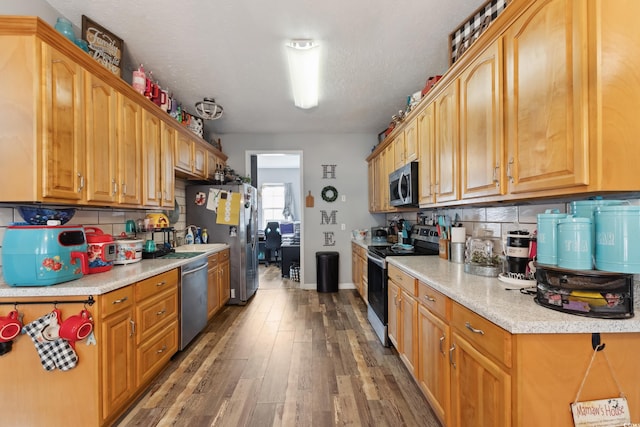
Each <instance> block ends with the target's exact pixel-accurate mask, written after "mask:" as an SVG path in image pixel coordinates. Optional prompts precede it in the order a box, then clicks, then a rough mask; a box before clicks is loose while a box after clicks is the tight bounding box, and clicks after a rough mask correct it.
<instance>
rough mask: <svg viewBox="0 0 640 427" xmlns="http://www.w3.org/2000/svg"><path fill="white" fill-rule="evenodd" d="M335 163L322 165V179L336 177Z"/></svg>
mask: <svg viewBox="0 0 640 427" xmlns="http://www.w3.org/2000/svg"><path fill="white" fill-rule="evenodd" d="M336 166H337V165H322V179H336Z"/></svg>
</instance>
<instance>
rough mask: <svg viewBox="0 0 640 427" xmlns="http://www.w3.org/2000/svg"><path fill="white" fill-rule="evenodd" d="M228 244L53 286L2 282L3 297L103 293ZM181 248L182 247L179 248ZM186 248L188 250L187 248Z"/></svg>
mask: <svg viewBox="0 0 640 427" xmlns="http://www.w3.org/2000/svg"><path fill="white" fill-rule="evenodd" d="M228 247H229V245H227V244H222V243H221V244H218V245H215V244H210V245H207V248H206V249H205V248H202V251H198V250H196V249H197V248H193V249H191V250H190V251H193V252H202V253H201V254H200V255H196V256H194V257H191V258H186V259H163V258H156V259H143V260H142V261H140V262H136V263H132V264H125V265H114V266H113V268H112V269H111V270H109V271H106V272H103V273H96V274H88V275H85V276H84V277H82V278H81V279H78V280H72V281H69V282H64V283H59V284H57V285H52V286H9V285H7V284H5V283H1V284H0V298H16V297H60V296H78V295H93V296H96V295H101V294H106V293H107V292H111V291H113V290H116V289H119V288H122V287H124V286H128V285H130V284H132V283H135V282H139V281H140V280H144V279H147V278H149V277H152V276H155V275H157V274H160V273H164V272H165V271H169V270H172V269H174V268H178V267H180V266H182V265H185V264H188V263H190V262H192V261H195V260H198V259H201V258H206V257H207V256H209V255H211V254H213V253H216V252H219V251H221V250H224V249H226V248H228ZM178 252H180V251H178ZM183 252H184V251H183Z"/></svg>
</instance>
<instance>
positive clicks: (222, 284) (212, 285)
mask: <svg viewBox="0 0 640 427" xmlns="http://www.w3.org/2000/svg"><path fill="white" fill-rule="evenodd" d="M208 262H209V266H208V272H207V318H208V319H211V318H212V317H213V316H214V314H216V313H217V312H218V311H220V309H221V308H222V307H223V306H224V305H225V304H226V303H227V301H229V298H230V297H231V284H230V276H229V249H225V250H223V251H220V252H217V253H215V254H212V255H209V258H208Z"/></svg>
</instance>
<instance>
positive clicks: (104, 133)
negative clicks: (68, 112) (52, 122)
mask: <svg viewBox="0 0 640 427" xmlns="http://www.w3.org/2000/svg"><path fill="white" fill-rule="evenodd" d="M84 82H85V87H84V93H85V98H84V99H85V117H86V120H85V123H86V139H85V149H86V159H87V168H86V169H87V179H86V183H87V201H89V202H105V203H115V202H116V201H117V199H118V183H117V181H116V112H117V107H116V106H117V104H116V102H117V94H116V91H115V90H114V89H113V88H112V87H111V86H110V85H108V84H107V83H105V82H104V81H102V80H101V79H99V78H97V77H96V76H93V75H91V73H88V72H85V73H84Z"/></svg>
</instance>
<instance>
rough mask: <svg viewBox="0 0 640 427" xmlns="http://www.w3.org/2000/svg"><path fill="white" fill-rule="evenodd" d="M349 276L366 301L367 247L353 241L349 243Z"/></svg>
mask: <svg viewBox="0 0 640 427" xmlns="http://www.w3.org/2000/svg"><path fill="white" fill-rule="evenodd" d="M351 276H352V280H353V284H354V285H355V287H356V289H357V290H358V294H359V295H360V298H362V299H363V301H364V302H365V303H367V301H368V296H367V293H368V284H367V283H368V282H367V276H368V272H367V249H365V248H363V247H362V246H360V245H358V244H357V243H355V242H352V243H351Z"/></svg>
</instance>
